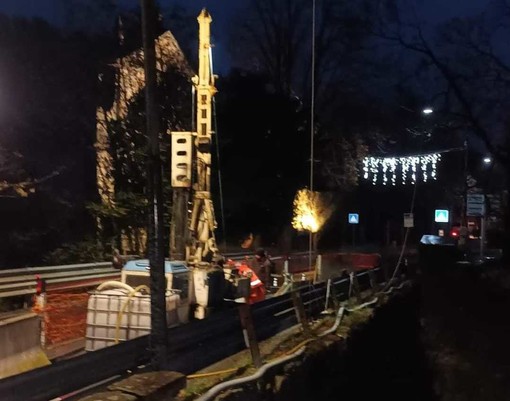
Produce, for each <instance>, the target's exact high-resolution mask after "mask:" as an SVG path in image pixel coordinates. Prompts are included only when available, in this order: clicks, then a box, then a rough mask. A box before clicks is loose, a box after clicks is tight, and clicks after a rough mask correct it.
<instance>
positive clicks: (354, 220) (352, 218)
mask: <svg viewBox="0 0 510 401" xmlns="http://www.w3.org/2000/svg"><path fill="white" fill-rule="evenodd" d="M348 221H349V224H359V214H358V213H349V220H348Z"/></svg>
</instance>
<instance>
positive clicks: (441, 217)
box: [434, 209, 450, 223]
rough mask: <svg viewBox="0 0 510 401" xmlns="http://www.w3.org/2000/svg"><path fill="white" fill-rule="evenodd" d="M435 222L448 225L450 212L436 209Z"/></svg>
mask: <svg viewBox="0 0 510 401" xmlns="http://www.w3.org/2000/svg"><path fill="white" fill-rule="evenodd" d="M434 221H435V222H436V223H448V222H449V221H450V212H449V211H448V210H443V209H436V213H435V219H434Z"/></svg>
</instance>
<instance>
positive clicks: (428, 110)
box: [422, 107, 434, 114]
mask: <svg viewBox="0 0 510 401" xmlns="http://www.w3.org/2000/svg"><path fill="white" fill-rule="evenodd" d="M433 112H434V110H433V109H431V108H430V107H426V108H424V109H423V110H422V113H423V114H432V113H433Z"/></svg>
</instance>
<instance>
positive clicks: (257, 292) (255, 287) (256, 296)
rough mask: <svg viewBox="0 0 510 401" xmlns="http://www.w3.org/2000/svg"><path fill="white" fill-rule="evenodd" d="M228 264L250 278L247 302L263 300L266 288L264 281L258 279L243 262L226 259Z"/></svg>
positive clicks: (252, 302)
mask: <svg viewBox="0 0 510 401" xmlns="http://www.w3.org/2000/svg"><path fill="white" fill-rule="evenodd" d="M228 264H229V265H230V266H231V267H233V268H234V269H236V270H237V272H238V274H239V275H240V276H243V277H248V278H249V279H250V297H249V299H248V303H249V304H250V305H251V304H254V303H255V302H259V301H263V300H264V299H266V289H265V288H264V283H262V281H261V280H260V279H259V277H258V276H257V275H256V274H255V272H254V271H253V270H252V269H250V267H249V266H248V265H247V264H246V263H245V262H235V263H234V261H232V260H229V261H228Z"/></svg>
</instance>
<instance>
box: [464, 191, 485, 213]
mask: <svg viewBox="0 0 510 401" xmlns="http://www.w3.org/2000/svg"><path fill="white" fill-rule="evenodd" d="M466 206H467V207H466V214H467V215H468V216H484V215H485V195H483V194H472V195H468V196H467V205H466Z"/></svg>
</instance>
